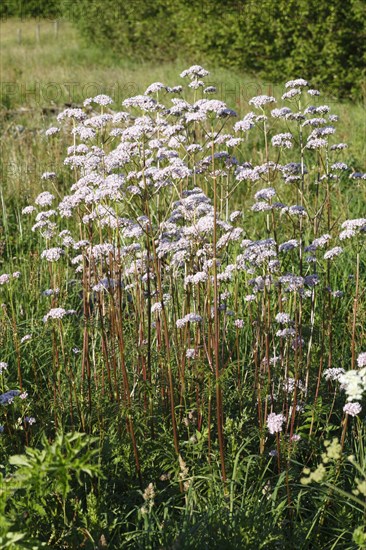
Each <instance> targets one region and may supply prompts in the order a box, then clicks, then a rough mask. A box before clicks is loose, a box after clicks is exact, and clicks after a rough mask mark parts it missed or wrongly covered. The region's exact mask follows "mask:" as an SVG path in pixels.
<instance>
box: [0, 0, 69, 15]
mask: <svg viewBox="0 0 366 550" xmlns="http://www.w3.org/2000/svg"><path fill="white" fill-rule="evenodd" d="M61 16H62V7H61V5H60V1H57V0H0V17H1V18H2V19H4V18H6V17H20V18H25V17H42V18H44V17H48V18H52V19H54V18H56V17H61Z"/></svg>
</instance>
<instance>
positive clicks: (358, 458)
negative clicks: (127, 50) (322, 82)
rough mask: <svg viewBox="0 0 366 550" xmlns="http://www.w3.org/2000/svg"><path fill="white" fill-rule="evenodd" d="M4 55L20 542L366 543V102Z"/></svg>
mask: <svg viewBox="0 0 366 550" xmlns="http://www.w3.org/2000/svg"><path fill="white" fill-rule="evenodd" d="M0 39H1V43H0V47H1V75H0V76H1V98H0V105H1V111H0V133H1V160H0V162H1V182H0V192H1V196H0V199H1V219H0V303H1V308H0V384H1V391H2V394H1V395H0V407H1V408H0V450H1V453H2V461H1V462H2V464H1V465H0V548H9V549H10V550H19V549H26V548H28V549H29V548H37V549H38V548H42V547H44V548H60V549H61V548H62V549H78V548H86V549H90V550H92V549H93V550H94V549H96V548H98V549H101V548H111V549H116V550H119V549H120V548H131V549H134V548H136V549H141V550H142V549H143V550H145V549H151V550H153V549H167V550H168V549H172V550H173V549H174V550H177V549H196V550H202V549H204V548H210V549H213V548H216V549H218V550H221V549H223V550H225V549H228V550H230V549H232V550H234V549H237V550H241V549H249V550H258V549H263V550H267V549H268V550H270V549H272V548H273V549H276V548H281V549H282V548H283V549H288V550H293V548H299V549H302V550H313V549H319V550H332V549H344V550H353V549H363V548H366V532H365V528H364V525H365V517H366V488H365V487H366V486H365V484H366V474H365V472H366V425H365V414H364V411H365V410H366V402H365V392H366V370H365V369H366V328H365V327H366V301H365V275H366V262H365V246H364V238H365V232H366V218H365V204H366V194H365V190H366V188H365V180H366V175H365V174H364V170H365V151H366V145H365V137H366V120H365V106H364V105H361V104H358V105H355V104H348V103H339V102H337V101H335V100H334V99H332V98H324V97H323V96H320V97H318V96H317V95H314V93H313V92H311V91H309V87H308V84H307V83H306V82H304V81H302V80H296V81H295V83H291V82H290V83H288V84H287V87H286V88H285V83H283V84H281V85H280V84H276V85H274V84H272V83H268V82H262V81H259V80H257V79H255V78H252V77H250V76H248V75H240V74H234V73H232V72H230V71H227V70H223V69H220V70H219V69H215V68H213V70H212V71H211V72H210V74H209V75H207V74H206V71H205V70H203V69H202V68H201V67H199V66H194V67H191V68H190V69H189V70H188V71H187V72H186V73H185V76H184V74H183V77H182V78H181V77H180V76H179V74H180V73H181V72H182V70H183V69H186V64H185V63H184V60H182V62H179V63H176V64H169V65H161V66H156V67H154V66H150V65H142V64H140V65H137V64H136V65H132V64H131V63H125V62H124V61H123V54H122V53H121V56H120V58H117V57H116V56H113V55H111V54H109V53H108V52H105V51H100V50H98V49H95V48H93V47H90V46H86V45H85V44H84V43H83V42H82V40H81V39H80V37H79V36H78V35H77V32H76V31H75V30H74V29H73V28H72V27H71V26H70V25H69V24H67V23H66V22H63V21H61V22H59V25H58V27H57V28H56V27H55V24H54V23H53V22H51V21H40V22H36V21H30V20H27V21H16V20H8V21H4V22H2V23H1V36H0ZM197 63H199V59H197ZM299 76H302V75H294V78H297V77H299ZM201 80H202V81H204V82H201ZM152 82H163V83H164V84H165V86H162V85H160V84H158V85H155V86H153V87H152V89H151V90H150V91H149V95H148V96H146V95H143V94H145V90H146V88H147V87H148V86H149V85H150V84H151V83H152ZM176 85H183V87H184V89H183V91H180V90H175V91H174V90H171V89H167V86H169V87H173V86H176ZM211 86H215V87H216V93H215V94H214V95H210V89H209V88H210V87H211ZM203 90H205V92H203ZM310 90H311V88H310ZM211 91H212V90H211ZM105 94H107V96H110V97H107V96H106V95H105ZM283 94H285V95H284V97H282V99H281V96H282V95H283ZM286 94H287V95H286ZM273 96H274V97H273ZM86 98H90V101H89V102H87V104H86V105H85V106H84V105H83V102H84V100H85V99H86ZM183 98H184V100H183ZM212 98H214V99H212ZM251 98H254V99H251ZM112 101H114V103H113V102H112ZM276 101H277V102H276ZM275 102H276V103H275ZM224 103H226V104H227V105H225V104H224ZM325 104H326V105H328V107H327V106H325ZM232 109H234V110H235V111H236V113H237V114H236V115H235V116H234V113H233V112H232ZM275 109H277V111H276V110H275ZM278 109H280V110H278ZM116 113H117V114H116ZM334 115H339V121H337V118H336V117H334ZM57 117H58V118H57ZM50 127H53V128H54V127H57V129H56V130H55V129H54V130H51V135H47V134H46V130H47V129H49V128H50ZM344 142H346V143H347V144H348V148H346V146H345V145H344Z"/></svg>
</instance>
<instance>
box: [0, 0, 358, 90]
mask: <svg viewBox="0 0 366 550" xmlns="http://www.w3.org/2000/svg"><path fill="white" fill-rule="evenodd" d="M2 3H3V6H4V5H6V4H12V5H13V6H15V5H21V6H22V10H23V14H25V13H26V14H31V15H36V16H37V15H40V14H42V12H43V13H46V15H47V16H50V15H52V13H53V12H54V11H55V12H57V11H60V9H62V10H63V14H64V16H66V17H69V18H70V19H72V20H73V21H74V22H75V23H76V25H77V26H78V27H79V29H80V30H81V32H82V33H83V34H84V35H85V36H86V37H87V39H88V40H89V41H91V42H93V43H95V44H99V45H101V46H103V47H106V48H110V49H112V50H113V51H114V52H116V53H117V54H118V55H120V56H121V58H126V57H127V58H130V59H133V60H145V61H146V60H147V61H153V62H156V63H160V62H162V61H166V60H173V59H176V58H181V59H184V60H185V61H187V62H190V61H192V62H195V63H200V64H201V63H204V62H209V63H210V64H216V65H221V66H230V67H234V68H237V69H239V70H244V71H249V72H253V73H256V74H259V75H260V76H262V77H264V78H265V79H266V80H267V81H269V80H271V81H283V80H284V79H288V78H297V77H303V78H306V79H308V80H311V82H312V83H313V84H314V86H320V87H321V88H322V90H328V91H329V92H331V93H333V94H334V95H336V96H339V97H353V98H354V99H360V98H363V97H365V95H366V83H365V79H366V76H365V74H366V73H365V66H366V47H365V44H366V3H365V0H244V1H243V0H59V1H58V2H56V1H55V0H28V1H26V0H23V1H21V0H13V1H12V2H11V0H2ZM61 6H62V8H61ZM2 9H4V7H3V8H2ZM13 11H14V10H13Z"/></svg>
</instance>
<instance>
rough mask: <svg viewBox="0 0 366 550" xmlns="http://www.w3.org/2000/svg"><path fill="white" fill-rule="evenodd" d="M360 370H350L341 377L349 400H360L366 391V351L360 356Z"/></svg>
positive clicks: (340, 379) (358, 361)
mask: <svg viewBox="0 0 366 550" xmlns="http://www.w3.org/2000/svg"><path fill="white" fill-rule="evenodd" d="M357 363H358V366H359V367H361V368H360V369H359V370H356V369H354V370H349V371H347V372H345V373H344V374H342V375H341V376H340V377H339V381H340V383H341V384H342V387H343V388H344V390H345V392H346V394H347V401H360V400H361V399H362V395H363V393H364V392H365V391H366V353H365V352H363V353H361V354H360V355H359V356H358V360H357Z"/></svg>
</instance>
